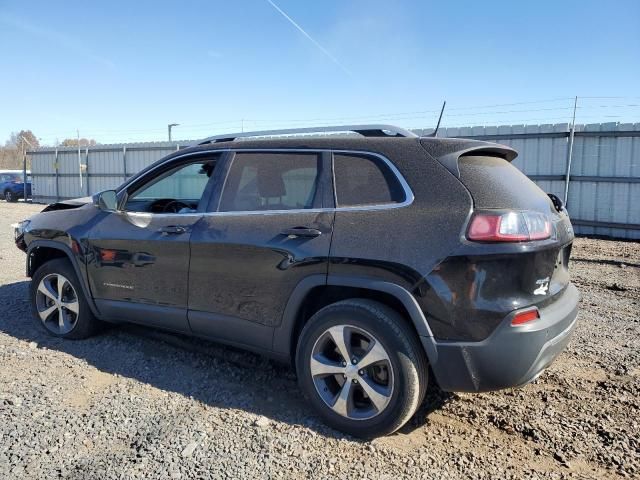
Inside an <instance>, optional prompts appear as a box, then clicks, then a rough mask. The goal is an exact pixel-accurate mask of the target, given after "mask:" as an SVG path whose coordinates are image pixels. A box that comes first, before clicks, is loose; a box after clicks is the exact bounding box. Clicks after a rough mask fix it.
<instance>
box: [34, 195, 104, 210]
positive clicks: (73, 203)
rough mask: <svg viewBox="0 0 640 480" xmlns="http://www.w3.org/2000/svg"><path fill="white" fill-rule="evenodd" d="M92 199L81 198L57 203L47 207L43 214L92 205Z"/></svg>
mask: <svg viewBox="0 0 640 480" xmlns="http://www.w3.org/2000/svg"><path fill="white" fill-rule="evenodd" d="M92 202H93V198H92V197H80V198H72V199H70V200H63V201H61V202H55V203H51V204H49V205H47V206H46V207H45V208H44V210H42V211H43V212H53V211H55V210H69V209H71V208H78V207H81V206H83V205H86V204H88V203H92Z"/></svg>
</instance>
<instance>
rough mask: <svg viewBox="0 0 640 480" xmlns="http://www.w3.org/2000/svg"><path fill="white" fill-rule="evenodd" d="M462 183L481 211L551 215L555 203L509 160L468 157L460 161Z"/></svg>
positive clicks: (479, 156)
mask: <svg viewBox="0 0 640 480" xmlns="http://www.w3.org/2000/svg"><path fill="white" fill-rule="evenodd" d="M458 167H459V169H460V180H461V181H462V183H464V185H465V186H466V187H467V189H468V190H469V192H471V195H472V196H473V200H474V203H475V206H476V207H478V208H505V209H522V210H536V211H539V212H547V211H549V210H550V209H553V206H552V204H551V200H550V199H549V197H548V196H547V194H546V193H544V191H542V190H541V189H540V187H538V186H537V185H536V184H535V183H533V182H532V181H531V180H530V179H529V177H527V176H526V175H525V174H524V173H522V172H521V171H520V170H518V169H517V168H516V167H515V166H513V165H512V164H511V163H509V162H508V161H506V160H504V159H502V158H498V157H490V156H482V155H468V156H462V157H460V159H459V161H458Z"/></svg>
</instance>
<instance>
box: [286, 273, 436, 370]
mask: <svg viewBox="0 0 640 480" xmlns="http://www.w3.org/2000/svg"><path fill="white" fill-rule="evenodd" d="M320 286H336V287H354V288H363V289H367V290H374V291H379V292H383V293H387V294H389V295H392V296H393V297H394V298H396V299H397V300H398V301H400V302H401V303H402V305H403V306H404V307H405V308H406V310H407V312H408V313H409V317H410V320H411V322H412V323H413V325H414V327H415V329H416V331H417V333H418V336H419V337H420V338H419V339H418V340H422V345H423V346H424V348H425V351H426V354H427V357H428V358H429V362H431V363H435V362H436V361H437V356H438V353H437V350H436V344H435V340H434V338H433V334H432V332H431V328H429V323H428V322H427V318H426V317H425V315H424V313H423V312H422V310H421V308H420V306H419V305H418V302H417V301H416V299H415V298H414V296H413V295H412V294H411V293H410V292H409V291H408V290H406V289H405V288H403V287H401V286H400V285H396V284H395V283H391V282H386V281H383V280H376V279H371V278H363V277H350V276H342V275H331V274H330V275H322V274H318V275H311V276H309V277H306V278H305V279H303V280H301V281H300V282H299V283H298V285H297V286H296V288H295V289H294V291H293V293H292V294H291V296H290V297H289V301H288V302H287V305H286V307H285V310H284V312H283V315H282V321H281V323H280V326H279V327H277V328H275V329H274V332H273V350H274V352H275V353H279V354H283V355H290V354H291V352H292V347H294V344H293V343H294V342H295V340H296V339H295V338H294V333H295V328H296V325H297V321H298V313H299V312H300V308H301V307H302V305H303V302H304V300H305V298H306V297H307V295H308V294H309V292H311V290H312V289H313V288H316V287H320Z"/></svg>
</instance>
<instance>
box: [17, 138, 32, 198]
mask: <svg viewBox="0 0 640 480" xmlns="http://www.w3.org/2000/svg"><path fill="white" fill-rule="evenodd" d="M20 138H21V139H22V185H23V186H24V188H23V189H22V195H23V197H24V201H25V202H26V201H27V149H26V148H25V146H24V144H25V143H28V144H29V146H30V147H31V148H35V147H34V146H33V145H31V143H30V142H29V140H27V139H26V138H24V135H20Z"/></svg>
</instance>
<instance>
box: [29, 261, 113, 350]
mask: <svg viewBox="0 0 640 480" xmlns="http://www.w3.org/2000/svg"><path fill="white" fill-rule="evenodd" d="M29 294H30V300H31V310H32V311H33V320H34V322H36V323H37V324H38V325H39V326H40V327H43V328H44V329H45V331H46V332H47V333H49V334H51V335H54V336H56V337H62V338H69V339H80V338H87V337H90V336H91V335H93V334H94V333H96V332H97V331H98V330H99V329H100V325H101V324H100V321H99V320H97V319H96V318H95V317H94V316H93V313H92V311H91V307H90V306H89V304H88V303H87V299H86V298H85V297H84V294H83V290H82V284H81V283H80V281H79V280H78V276H77V275H76V272H75V270H74V268H73V266H72V265H71V263H70V262H69V260H67V259H64V258H55V259H53V260H49V261H48V262H46V263H44V264H43V265H41V266H40V267H38V269H37V270H36V271H35V273H34V274H33V277H32V278H31V285H30V287H29Z"/></svg>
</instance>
